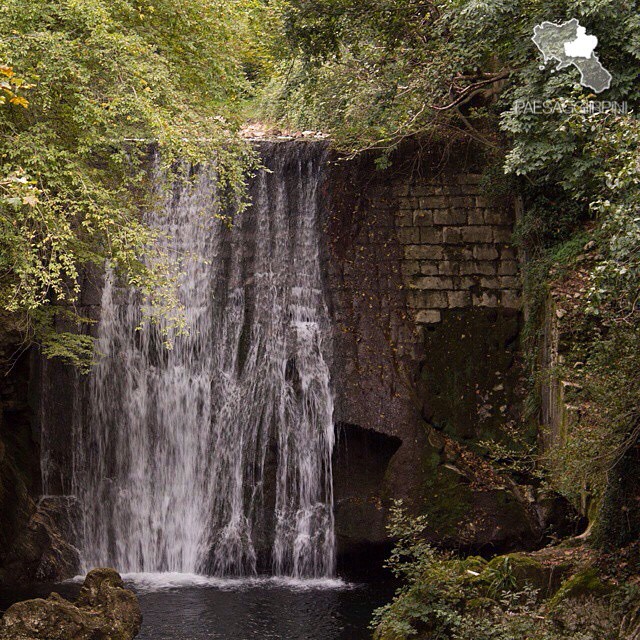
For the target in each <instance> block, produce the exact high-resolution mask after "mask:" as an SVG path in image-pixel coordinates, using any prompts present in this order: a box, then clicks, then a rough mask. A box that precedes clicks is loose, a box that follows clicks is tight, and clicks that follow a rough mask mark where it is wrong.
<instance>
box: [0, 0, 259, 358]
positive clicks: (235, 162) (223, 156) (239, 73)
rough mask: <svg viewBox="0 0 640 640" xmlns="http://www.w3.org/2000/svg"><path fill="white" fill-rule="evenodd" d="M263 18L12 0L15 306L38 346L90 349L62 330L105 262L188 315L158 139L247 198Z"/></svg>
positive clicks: (7, 71) (68, 352) (8, 263)
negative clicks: (159, 186) (152, 214)
mask: <svg viewBox="0 0 640 640" xmlns="http://www.w3.org/2000/svg"><path fill="white" fill-rule="evenodd" d="M261 10H262V4H261V3H260V2H257V1H254V0H229V1H225V2H206V3H201V2H196V1H195V0H193V1H192V0H187V1H186V2H181V3H180V6H179V7H177V6H176V5H175V3H172V2H168V1H165V0H157V1H149V2H147V1H146V0H140V1H139V0H115V1H110V2H106V1H105V0H87V1H86V2H75V1H73V0H64V1H62V2H57V1H56V2H54V1H51V0H35V1H34V2H25V1H24V0H7V2H3V4H2V7H0V31H2V33H3V34H7V35H6V37H3V38H2V40H1V41H0V61H2V63H3V66H2V67H0V73H1V74H2V75H1V76H0V77H1V78H3V80H2V81H1V83H0V95H1V96H2V98H1V99H0V307H2V308H3V309H5V310H8V311H11V312H13V313H18V314H22V315H24V316H25V317H26V318H27V323H26V324H27V327H28V330H27V335H28V337H33V336H34V335H35V334H37V335H36V337H37V338H38V339H40V340H44V341H45V342H46V341H47V340H53V342H50V343H49V347H48V350H49V352H50V353H55V354H58V355H63V356H67V357H69V358H70V359H72V360H73V359H74V358H75V356H76V355H78V353H80V354H81V355H86V348H85V347H86V345H85V343H84V342H82V344H79V343H78V339H77V338H71V337H69V336H68V337H67V338H61V337H60V336H57V337H56V336H55V332H54V331H53V330H52V328H53V324H54V323H56V322H58V324H60V322H59V321H56V320H55V318H56V315H58V314H57V313H56V312H57V311H62V309H63V308H65V307H66V310H67V311H68V310H69V309H71V310H72V309H73V306H74V305H75V304H76V303H77V301H78V293H79V287H80V281H79V279H80V276H81V272H82V270H83V268H84V267H85V265H87V264H89V263H95V264H98V265H100V266H102V265H103V264H104V262H105V260H108V262H109V263H110V264H111V265H112V268H113V269H114V270H115V271H116V272H117V274H118V275H119V276H120V277H121V278H122V279H123V281H124V282H125V283H127V284H129V285H134V286H137V287H139V288H140V289H141V290H142V291H143V292H144V293H145V294H146V295H148V296H150V298H151V302H152V307H154V308H155V310H156V312H160V313H165V312H168V311H169V310H171V309H175V308H176V306H177V299H176V294H175V291H174V290H173V289H174V281H175V276H176V269H175V268H174V267H173V266H172V265H171V264H170V263H171V261H172V259H173V257H172V256H168V255H160V253H161V250H160V249H158V247H159V246H161V243H158V242H156V237H155V233H154V232H153V231H152V230H151V229H149V228H148V227H147V226H146V225H145V223H144V219H143V213H144V211H145V210H146V209H148V208H149V207H152V206H154V200H153V196H154V190H153V189H152V188H151V185H150V180H151V178H150V172H149V157H150V145H151V144H152V145H153V146H155V147H157V148H158V149H159V151H160V157H161V159H162V162H163V163H164V165H165V168H167V169H169V170H174V176H176V173H175V167H176V166H184V163H185V162H186V163H187V164H188V163H198V162H211V161H214V162H215V166H216V170H217V173H218V178H219V183H220V189H219V193H220V197H221V199H226V200H228V201H234V202H236V201H238V200H241V199H242V197H243V189H244V180H245V172H246V170H247V167H248V166H250V164H251V163H252V153H251V151H250V150H249V149H248V148H247V146H246V145H245V144H244V143H243V142H242V141H241V140H240V139H239V138H238V137H237V135H236V131H237V129H238V125H239V122H240V112H241V105H242V101H243V100H245V99H246V98H247V96H248V95H250V92H251V91H252V88H251V84H250V82H249V80H248V78H247V69H248V68H249V67H251V66H252V65H253V68H254V69H255V68H259V67H260V62H259V59H260V55H261V54H260V50H259V47H256V42H259V41H260V38H259V36H258V35H257V34H256V31H255V30H256V28H257V25H258V24H259V20H258V14H259V12H260V11H261ZM177 159H180V161H181V164H180V165H178V164H177V163H176V161H177ZM153 254H155V255H153ZM45 308H50V309H51V310H52V311H51V312H50V313H47V314H42V313H40V314H39V316H38V317H37V319H36V315H35V314H36V312H39V311H42V310H43V309H45ZM65 312H66V311H65ZM45 317H46V320H45ZM76 320H80V319H79V318H76ZM177 321H178V323H179V322H180V321H179V319H177ZM47 327H48V328H47ZM74 353H75V355H74Z"/></svg>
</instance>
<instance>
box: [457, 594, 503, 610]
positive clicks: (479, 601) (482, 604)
mask: <svg viewBox="0 0 640 640" xmlns="http://www.w3.org/2000/svg"><path fill="white" fill-rule="evenodd" d="M495 605H496V601H495V600H494V599H493V598H487V597H486V596H485V597H480V598H471V600H467V603H466V606H465V609H466V611H482V610H486V609H491V608H492V607H494V606H495Z"/></svg>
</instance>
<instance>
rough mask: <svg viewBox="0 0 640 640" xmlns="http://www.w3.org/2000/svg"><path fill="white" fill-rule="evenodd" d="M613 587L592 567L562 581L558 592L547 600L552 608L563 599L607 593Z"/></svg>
mask: <svg viewBox="0 0 640 640" xmlns="http://www.w3.org/2000/svg"><path fill="white" fill-rule="evenodd" d="M614 589H615V587H614V586H613V585H612V584H611V583H609V582H605V581H603V580H601V579H600V576H599V575H598V571H597V570H596V569H594V568H593V567H590V568H589V569H583V570H582V571H579V572H578V573H576V574H575V575H573V576H571V577H570V578H568V579H567V580H565V581H564V583H563V584H562V586H561V587H560V589H558V592H557V593H556V594H555V595H554V596H553V598H551V600H550V601H549V607H550V608H553V607H555V606H557V605H558V604H559V603H560V602H563V601H564V600H570V599H577V598H586V597H588V596H596V597H598V596H606V595H609V594H610V593H611V592H612V591H613V590H614Z"/></svg>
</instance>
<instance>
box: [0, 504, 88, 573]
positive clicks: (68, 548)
mask: <svg viewBox="0 0 640 640" xmlns="http://www.w3.org/2000/svg"><path fill="white" fill-rule="evenodd" d="M76 512H77V503H76V501H75V498H73V497H72V496H50V497H45V498H42V499H41V500H40V501H39V503H38V505H37V506H35V505H34V510H33V512H32V514H31V517H30V518H29V521H28V522H27V524H26V526H25V527H23V528H22V530H21V531H20V533H19V534H18V536H17V538H16V540H15V541H14V544H13V546H12V548H11V551H10V552H9V554H8V555H7V557H6V559H5V563H4V564H5V571H4V572H3V574H2V576H0V578H2V582H4V583H7V584H17V583H22V584H25V583H31V582H56V581H59V580H66V579H68V578H72V577H73V576H75V575H77V573H78V570H79V568H80V558H79V554H78V550H77V549H76V547H75V546H74V545H73V542H74V541H75V533H74V530H73V529H74V523H75V522H77V521H78V514H77V513H76Z"/></svg>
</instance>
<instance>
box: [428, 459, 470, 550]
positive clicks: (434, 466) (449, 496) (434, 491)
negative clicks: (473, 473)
mask: <svg viewBox="0 0 640 640" xmlns="http://www.w3.org/2000/svg"><path fill="white" fill-rule="evenodd" d="M422 464H423V477H424V483H423V490H422V495H423V496H425V498H424V502H423V513H424V514H425V515H426V516H427V517H428V520H429V527H430V529H431V530H432V531H433V534H434V535H435V536H437V537H438V538H440V539H442V538H447V537H455V536H456V535H457V534H458V532H459V531H458V530H459V525H460V522H461V521H462V520H463V519H464V517H465V516H466V515H467V514H468V513H469V511H470V509H471V505H472V499H473V496H472V494H471V491H470V490H469V488H468V487H467V486H466V485H464V484H463V482H462V481H461V479H460V476H459V475H458V474H457V473H455V472H454V471H451V470H450V469H447V468H446V467H444V466H443V465H442V464H441V458H440V455H439V454H438V453H437V452H436V451H435V450H433V451H431V452H428V453H427V455H425V456H424V457H423V462H422Z"/></svg>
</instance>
